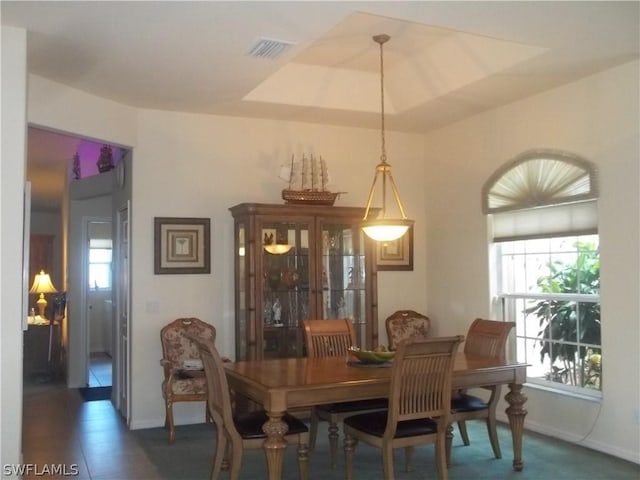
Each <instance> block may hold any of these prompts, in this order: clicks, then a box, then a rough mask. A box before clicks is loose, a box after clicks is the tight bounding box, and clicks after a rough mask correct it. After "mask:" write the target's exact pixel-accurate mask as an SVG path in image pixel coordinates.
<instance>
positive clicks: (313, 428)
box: [309, 408, 339, 468]
mask: <svg viewBox="0 0 640 480" xmlns="http://www.w3.org/2000/svg"><path fill="white" fill-rule="evenodd" d="M319 420H320V418H319V417H318V412H317V411H316V409H315V408H314V409H313V410H312V411H311V418H310V419H309V450H313V449H314V448H315V447H316V437H317V436H318V422H319ZM338 422H339V419H338V418H337V417H334V416H333V415H331V416H330V417H329V451H330V455H331V460H330V461H331V468H335V466H336V462H337V458H338V438H339V435H338V431H339V428H338Z"/></svg>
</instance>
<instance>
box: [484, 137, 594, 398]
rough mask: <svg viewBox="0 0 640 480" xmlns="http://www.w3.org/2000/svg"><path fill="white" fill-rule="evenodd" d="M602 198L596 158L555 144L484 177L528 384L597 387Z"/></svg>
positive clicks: (500, 279)
mask: <svg viewBox="0 0 640 480" xmlns="http://www.w3.org/2000/svg"><path fill="white" fill-rule="evenodd" d="M597 198H598V189H597V176H596V170H595V168H594V167H593V165H592V164H591V163H589V162H588V161H586V160H584V159H582V158H580V157H578V156H576V155H573V154H570V153H565V152H558V151H552V150H532V151H528V152H525V153H523V154H521V155H519V156H517V157H516V158H514V159H513V160H512V161H510V162H508V163H506V164H505V165H504V166H502V167H501V168H499V169H498V170H497V171H496V172H495V173H494V174H493V175H492V176H491V177H490V178H489V179H488V180H487V182H486V183H485V185H484V188H483V191H482V206H483V211H484V213H485V214H487V215H488V217H489V225H490V232H491V239H492V241H493V244H492V247H493V252H494V254H495V255H494V258H495V260H496V262H495V265H494V268H492V275H493V276H494V279H493V282H492V284H493V285H496V288H497V296H498V298H499V299H500V309H501V311H502V315H503V316H504V318H505V319H508V320H514V321H515V322H516V355H517V359H518V361H521V362H524V363H528V364H530V365H531V367H529V369H528V372H527V375H528V379H527V381H528V382H530V383H543V384H547V385H549V384H552V385H553V386H554V387H557V388H558V389H560V390H575V389H578V390H580V391H581V392H583V393H584V392H587V391H590V392H598V391H599V390H600V385H601V370H600V365H601V358H602V349H601V340H600V338H601V337H600V323H601V319H600V297H599V293H600V257H599V252H598V245H599V239H598V234H597V233H598V211H597ZM596 394H597V393H596Z"/></svg>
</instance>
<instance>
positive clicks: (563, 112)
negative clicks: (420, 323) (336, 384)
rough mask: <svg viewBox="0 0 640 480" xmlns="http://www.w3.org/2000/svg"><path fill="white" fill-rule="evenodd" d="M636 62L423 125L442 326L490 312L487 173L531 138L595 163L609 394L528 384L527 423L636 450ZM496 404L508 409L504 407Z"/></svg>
mask: <svg viewBox="0 0 640 480" xmlns="http://www.w3.org/2000/svg"><path fill="white" fill-rule="evenodd" d="M638 72H639V68H638V62H633V63H630V64H627V65H624V66H621V67H618V68H614V69H611V70H609V71H606V72H603V73H601V74H598V75H594V76H592V77H590V78H587V79H584V80H581V81H579V82H575V83H572V84H569V85H566V86H564V87H561V88H557V89H554V90H552V91H549V92H546V93H543V94H540V95H537V96H535V97H531V98H529V99H526V100H523V101H519V102H515V103H513V104H510V105H507V106H505V107H503V108H499V109H496V110H493V111H490V112H487V113H485V114H482V115H478V116H476V117H473V118H470V119H468V120H466V121H463V122H460V123H457V124H455V125H451V126H449V127H447V128H443V129H441V130H440V131H437V132H433V133H431V134H429V135H427V137H426V148H425V151H426V152H428V154H427V172H426V186H427V188H426V191H427V203H426V204H427V218H426V223H427V226H426V227H427V252H428V254H427V276H428V282H427V284H428V286H427V290H428V292H429V309H428V310H429V314H430V315H431V317H432V319H433V320H434V322H435V325H436V330H437V332H438V333H439V334H453V333H460V332H464V331H465V330H466V328H467V326H468V324H469V322H470V321H471V320H472V319H473V318H474V317H476V316H485V315H490V312H491V305H490V298H491V297H490V289H489V281H488V278H489V259H488V241H487V223H486V218H485V216H484V215H483V214H482V212H481V203H480V192H481V188H482V185H483V183H484V182H485V181H486V180H487V179H488V178H489V176H490V175H491V174H492V173H493V172H494V171H495V170H496V169H497V168H498V167H499V166H501V165H502V164H504V163H506V162H507V161H509V160H510V159H512V158H513V157H514V156H516V155H517V154H519V153H521V152H523V151H525V150H529V149H532V148H550V149H559V150H565V151H568V152H573V153H576V154H578V155H581V156H582V157H584V158H586V159H588V160H589V161H591V162H593V163H594V164H595V165H596V166H597V168H598V171H599V173H598V177H599V181H600V199H599V202H598V215H599V233H600V252H601V265H602V268H601V281H602V289H601V305H602V342H603V357H604V359H605V360H604V362H603V364H604V367H603V368H604V372H603V385H604V392H603V400H602V403H601V404H600V403H594V402H588V401H584V400H579V399H576V398H569V397H566V396H562V395H558V394H556V393H552V392H549V391H543V390H540V389H534V388H526V395H527V396H528V397H529V401H528V410H529V415H528V417H527V421H526V426H527V427H528V428H535V429H536V430H539V431H542V432H544V433H548V434H551V435H556V436H559V437H562V438H565V439H568V440H571V441H580V442H581V443H582V444H584V445H588V446H590V447H593V448H596V449H598V450H602V451H606V452H609V453H612V454H614V455H617V456H621V457H623V458H627V459H629V460H633V461H635V462H639V461H640V457H639V451H640V444H639V441H640V427H639V423H640V419H639V415H640V411H639V406H640V393H639V381H640V378H639V376H638V365H640V358H639V356H638V347H637V345H638V340H639V339H640V329H639V319H640V308H639V300H638V291H640V282H639V278H638V275H639V274H638V272H639V271H640V269H639V268H638V267H639V247H640V241H639V238H638V233H639V216H640V197H639V180H640V178H639V175H640V173H639V163H640V161H639V158H640V153H639V150H638V142H639V131H640V122H639V120H638V115H639V109H638V105H639V93H638V85H640V82H639V78H638ZM499 410H500V411H503V409H502V408H500V407H499Z"/></svg>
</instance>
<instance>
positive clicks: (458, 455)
mask: <svg viewBox="0 0 640 480" xmlns="http://www.w3.org/2000/svg"><path fill="white" fill-rule="evenodd" d="M23 405H24V409H23V439H22V440H23V456H24V460H23V461H24V464H32V465H37V466H38V467H39V468H40V475H36V474H34V473H33V472H32V474H31V475H25V476H23V478H24V479H25V480H41V479H43V478H46V479H47V480H53V479H56V478H59V479H62V478H74V479H81V480H204V479H207V478H208V477H209V472H210V468H211V461H212V457H213V447H214V430H213V428H212V427H211V425H207V424H204V423H203V424H199V425H182V426H179V427H178V428H177V431H176V442H175V443H174V444H173V445H168V444H167V432H166V430H165V429H164V428H150V429H144V430H135V431H130V430H128V429H127V427H126V426H125V422H124V420H123V419H122V417H121V416H120V415H119V413H118V412H116V410H115V409H114V408H113V406H112V404H111V402H110V401H108V400H101V401H92V402H83V401H82V398H81V396H80V395H79V393H78V391H77V390H73V389H68V388H66V386H65V385H64V384H63V383H58V384H53V383H48V384H44V383H37V382H33V383H25V386H24V391H23ZM321 426H322V428H321V430H320V431H319V434H318V443H317V445H316V449H315V450H314V451H313V452H310V455H309V479H310V480H318V479H321V480H338V479H342V478H344V459H343V456H342V454H341V455H339V458H338V465H337V467H336V468H335V469H331V468H330V467H328V465H327V461H326V459H327V456H328V442H327V440H326V438H327V431H326V424H324V423H323V424H321ZM469 435H470V437H471V446H469V447H462V446H461V444H460V441H459V439H458V440H456V439H454V452H453V464H452V466H451V468H450V469H449V478H450V480H471V479H473V480H480V479H482V480H496V479H512V480H541V479H546V478H553V479H563V480H596V479H598V480H637V479H638V478H640V466H639V465H637V464H634V463H630V462H625V461H623V460H620V459H616V458H614V457H610V456H607V455H604V454H602V453H599V452H595V451H593V450H589V449H586V448H584V447H581V446H579V445H573V444H568V443H566V442H561V441H559V440H556V439H553V438H550V437H545V436H542V435H537V434H534V433H531V432H527V433H526V434H525V438H524V453H525V469H524V470H523V471H522V472H519V473H516V472H514V471H513V469H512V467H511V455H510V443H511V438H510V433H509V431H508V429H507V427H505V426H503V425H500V426H499V430H498V435H499V436H500V442H501V444H502V446H503V447H502V448H503V455H504V457H503V459H501V460H496V459H495V458H493V455H492V453H491V448H490V446H489V445H488V441H486V429H485V426H484V424H482V423H481V422H469ZM341 440H342V439H341ZM295 455H296V452H295V449H293V448H288V449H287V450H286V452H285V468H284V472H283V478H284V479H285V480H294V479H297V478H298V475H297V467H296V457H295ZM403 459H404V455H403V452H401V451H400V452H396V461H395V463H396V479H397V480H418V479H420V480H423V479H425V478H435V472H434V468H435V466H434V462H433V448H432V446H426V447H420V448H419V449H416V453H415V458H414V465H415V468H414V470H413V471H411V472H406V471H404V468H403V464H404V460H403ZM45 465H64V466H65V468H66V469H67V470H66V472H67V473H70V472H71V473H72V472H73V471H74V470H72V469H75V468H77V472H78V473H77V475H74V476H70V475H67V476H65V475H62V474H61V475H58V476H55V475H53V476H43V475H41V473H42V468H43V466H45ZM354 465H355V475H354V476H355V479H356V480H363V479H366V480H381V479H382V474H381V459H380V452H379V450H377V449H374V448H372V447H368V446H366V445H363V444H361V445H358V447H357V450H356V457H355V464H354ZM61 473H64V472H61ZM228 475H229V474H228V472H224V473H223V475H222V478H229V476H228ZM240 478H241V479H244V480H261V479H264V478H266V462H265V458H264V454H263V453H262V452H261V451H256V450H250V451H247V452H245V454H244V457H243V462H242V469H241V474H240Z"/></svg>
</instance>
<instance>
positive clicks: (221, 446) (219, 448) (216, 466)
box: [211, 426, 227, 480]
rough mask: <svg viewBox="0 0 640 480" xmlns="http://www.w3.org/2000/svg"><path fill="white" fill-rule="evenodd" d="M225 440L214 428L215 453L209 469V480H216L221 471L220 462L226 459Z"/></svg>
mask: <svg viewBox="0 0 640 480" xmlns="http://www.w3.org/2000/svg"><path fill="white" fill-rule="evenodd" d="M226 450H227V438H226V437H225V435H224V433H223V432H222V431H221V430H220V429H219V428H218V427H217V426H216V451H215V454H214V457H213V467H212V468H211V480H217V479H218V477H219V476H220V472H221V471H222V462H223V460H224V459H225V457H226Z"/></svg>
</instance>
